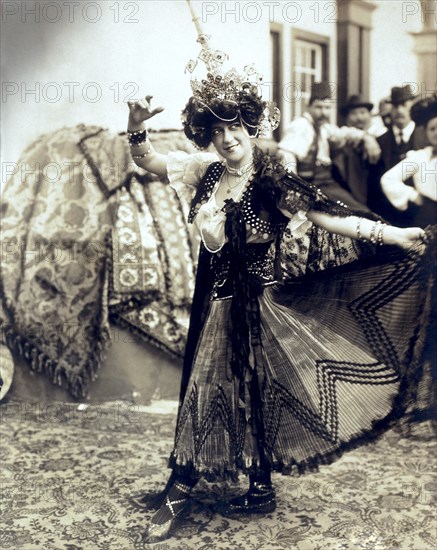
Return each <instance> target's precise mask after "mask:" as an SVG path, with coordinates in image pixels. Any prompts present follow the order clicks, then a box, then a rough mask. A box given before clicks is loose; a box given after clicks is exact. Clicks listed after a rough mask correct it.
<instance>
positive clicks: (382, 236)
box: [376, 223, 387, 246]
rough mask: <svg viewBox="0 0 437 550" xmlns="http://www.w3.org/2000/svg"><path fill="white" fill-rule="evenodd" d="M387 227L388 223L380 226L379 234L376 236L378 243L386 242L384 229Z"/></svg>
mask: <svg viewBox="0 0 437 550" xmlns="http://www.w3.org/2000/svg"><path fill="white" fill-rule="evenodd" d="M386 227H387V224H386V223H382V224H381V227H380V228H379V231H378V235H377V237H376V241H377V243H378V244H379V245H380V246H382V245H383V244H384V229H385V228H386Z"/></svg>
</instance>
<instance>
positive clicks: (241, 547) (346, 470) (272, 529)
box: [0, 403, 437, 550]
mask: <svg viewBox="0 0 437 550" xmlns="http://www.w3.org/2000/svg"><path fill="white" fill-rule="evenodd" d="M80 408H81V406H79V408H78V406H77V405H72V404H60V403H59V404H53V403H52V404H49V405H47V404H41V403H39V404H29V403H26V404H24V403H22V404H18V403H16V404H14V403H9V404H8V403H4V404H3V405H2V406H1V407H0V415H1V445H0V462H1V464H2V467H1V489H2V498H1V516H0V522H1V534H0V548H2V549H4V550H5V549H19V550H34V549H44V550H62V549H65V550H113V549H114V550H130V549H132V550H133V549H135V550H139V549H141V548H154V549H158V550H168V549H172V548H177V549H178V550H187V549H190V548H195V549H196V550H216V549H226V550H284V549H286V550H291V549H296V550H357V549H359V550H392V549H401V550H407V549H411V550H428V549H429V550H430V549H432V548H435V547H436V545H437V538H436V532H435V508H436V507H435V501H436V480H435V477H434V473H435V471H436V468H435V454H436V453H435V444H434V443H433V442H432V439H431V430H430V429H429V428H428V427H427V426H426V424H423V425H422V426H421V428H420V435H419V434H418V432H416V433H415V434H409V435H408V437H406V436H405V434H404V435H401V434H400V433H397V432H394V431H391V432H389V433H388V434H386V435H385V436H384V438H383V439H381V440H380V441H379V442H378V443H376V444H373V445H369V446H367V447H366V448H362V449H359V450H356V451H354V452H353V453H350V454H349V455H348V456H345V457H343V458H342V459H340V460H339V461H338V462H336V463H335V464H333V465H331V466H326V467H323V468H321V469H320V472H318V473H314V474H308V475H306V476H304V477H301V478H290V477H281V476H275V478H274V481H275V484H276V487H277V492H278V509H277V511H276V512H275V513H273V514H271V515H268V516H265V517H259V518H256V519H247V518H245V517H241V518H236V519H232V520H229V519H225V518H223V517H221V516H220V515H219V514H217V513H214V506H215V504H216V503H217V501H218V500H220V499H223V498H224V497H225V496H226V497H227V496H229V495H230V494H232V493H235V492H238V491H239V490H242V489H243V488H244V480H242V484H241V485H240V486H237V485H234V486H232V485H231V484H222V485H206V483H202V484H201V485H200V484H199V486H198V487H197V488H196V493H195V497H196V499H195V501H194V503H193V506H192V509H191V510H190V512H189V514H188V516H187V518H186V519H185V520H184V523H183V524H182V527H181V529H180V530H179V531H178V533H177V535H176V537H175V538H173V539H171V540H169V541H166V542H164V543H160V544H155V545H150V546H144V545H142V543H141V533H142V532H143V530H144V527H145V525H146V523H147V519H148V517H149V513H148V512H144V511H143V510H140V509H136V508H134V507H132V505H131V504H130V503H129V500H128V497H129V496H131V495H133V494H135V493H140V492H141V491H145V490H153V489H158V488H160V487H162V486H163V484H164V482H165V477H166V476H167V471H166V469H165V464H166V457H167V455H168V453H169V451H170V448H171V443H172V436H173V427H174V421H175V416H174V414H151V413H150V412H146V411H144V410H143V411H139V410H138V408H136V407H135V406H133V405H128V404H126V403H119V404H110V405H106V406H100V407H97V406H93V407H88V408H83V407H82V410H80Z"/></svg>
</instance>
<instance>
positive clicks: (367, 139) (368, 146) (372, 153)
mask: <svg viewBox="0 0 437 550" xmlns="http://www.w3.org/2000/svg"><path fill="white" fill-rule="evenodd" d="M363 146H364V151H363V156H364V158H365V159H367V160H368V161H369V163H370V164H376V163H377V162H378V160H379V159H380V157H381V147H380V146H379V144H378V142H377V141H376V139H375V138H374V137H373V136H371V135H369V134H366V135H365V136H364V138H363Z"/></svg>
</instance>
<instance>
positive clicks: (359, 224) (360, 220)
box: [357, 218, 363, 240]
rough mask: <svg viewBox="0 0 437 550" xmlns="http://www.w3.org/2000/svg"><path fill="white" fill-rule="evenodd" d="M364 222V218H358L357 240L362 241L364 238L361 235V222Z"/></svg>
mask: <svg viewBox="0 0 437 550" xmlns="http://www.w3.org/2000/svg"><path fill="white" fill-rule="evenodd" d="M362 221H363V218H358V220H357V239H359V240H361V239H362V238H363V236H362V235H361V222H362Z"/></svg>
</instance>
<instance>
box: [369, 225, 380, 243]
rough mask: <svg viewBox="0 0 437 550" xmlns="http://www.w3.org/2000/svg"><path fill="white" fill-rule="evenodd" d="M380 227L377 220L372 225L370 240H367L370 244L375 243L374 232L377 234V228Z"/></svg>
mask: <svg viewBox="0 0 437 550" xmlns="http://www.w3.org/2000/svg"><path fill="white" fill-rule="evenodd" d="M380 225H381V222H380V221H379V220H378V221H377V222H376V223H374V224H373V225H372V229H371V230H370V238H369V240H370V242H371V243H372V244H376V243H377V239H376V237H375V235H376V232H377V230H378V227H379V226H380Z"/></svg>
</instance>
